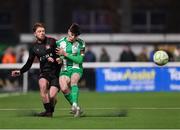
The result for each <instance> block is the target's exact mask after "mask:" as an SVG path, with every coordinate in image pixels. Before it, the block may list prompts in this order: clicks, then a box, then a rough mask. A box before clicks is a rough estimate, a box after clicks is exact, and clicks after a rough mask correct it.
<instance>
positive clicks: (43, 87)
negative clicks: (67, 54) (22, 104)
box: [37, 78, 52, 116]
mask: <svg viewBox="0 0 180 130" xmlns="http://www.w3.org/2000/svg"><path fill="white" fill-rule="evenodd" d="M48 84H49V82H48V80H47V79H45V78H40V79H39V89H40V96H41V98H42V102H43V105H44V108H45V112H41V113H39V114H37V116H52V114H51V103H50V99H49V95H48Z"/></svg>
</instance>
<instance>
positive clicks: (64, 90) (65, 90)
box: [61, 88, 70, 94]
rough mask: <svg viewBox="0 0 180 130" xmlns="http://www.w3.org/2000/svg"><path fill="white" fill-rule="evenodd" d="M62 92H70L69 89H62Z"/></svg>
mask: <svg viewBox="0 0 180 130" xmlns="http://www.w3.org/2000/svg"><path fill="white" fill-rule="evenodd" d="M61 91H62V93H64V94H66V93H69V92H70V90H69V88H61Z"/></svg>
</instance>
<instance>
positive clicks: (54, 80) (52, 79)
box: [39, 72, 60, 89]
mask: <svg viewBox="0 0 180 130" xmlns="http://www.w3.org/2000/svg"><path fill="white" fill-rule="evenodd" d="M40 78H45V79H47V80H48V82H49V87H51V86H55V87H57V88H58V89H60V86H59V77H58V76H57V75H56V74H54V73H52V72H43V73H40V75H39V79H40Z"/></svg>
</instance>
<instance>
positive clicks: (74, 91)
mask: <svg viewBox="0 0 180 130" xmlns="http://www.w3.org/2000/svg"><path fill="white" fill-rule="evenodd" d="M80 78H81V73H80V72H76V71H74V73H73V74H72V76H71V95H72V101H73V104H72V110H73V109H74V111H75V114H74V116H75V117H77V116H80V114H81V110H80V107H79V105H78V97H79V87H78V82H79V80H80Z"/></svg>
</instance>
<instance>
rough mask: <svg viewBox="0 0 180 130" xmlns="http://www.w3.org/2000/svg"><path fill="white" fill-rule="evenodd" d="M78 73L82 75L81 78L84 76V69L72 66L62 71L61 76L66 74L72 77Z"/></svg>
mask: <svg viewBox="0 0 180 130" xmlns="http://www.w3.org/2000/svg"><path fill="white" fill-rule="evenodd" d="M74 73H78V74H79V75H80V78H81V77H82V74H83V70H82V69H76V68H70V69H67V70H64V71H61V72H60V74H59V76H62V75H65V76H67V77H69V78H71V76H72V74H74Z"/></svg>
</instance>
